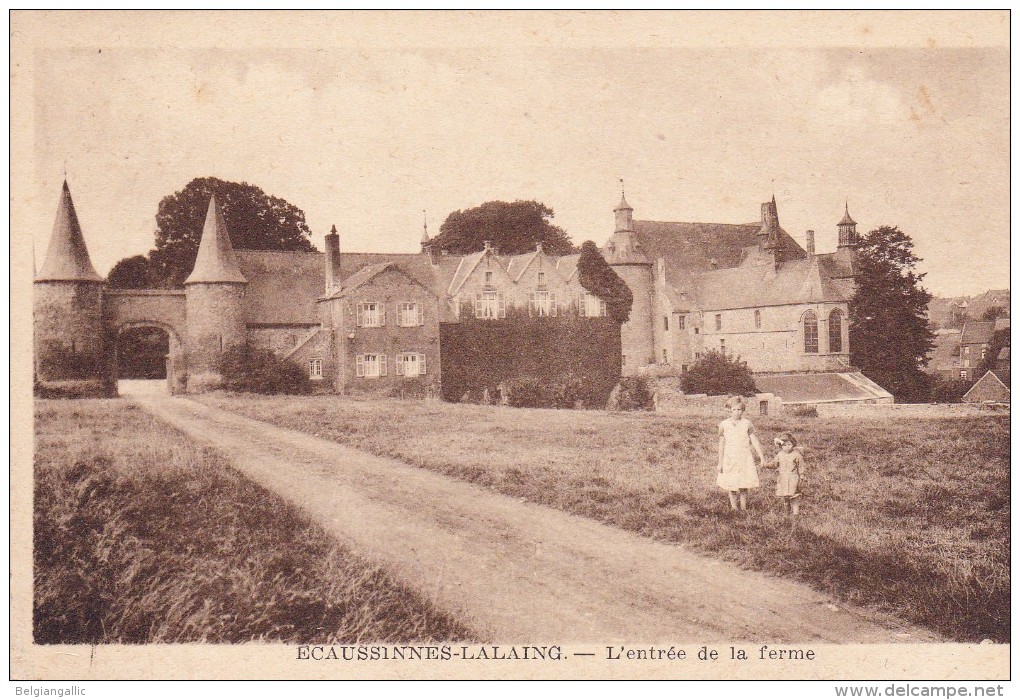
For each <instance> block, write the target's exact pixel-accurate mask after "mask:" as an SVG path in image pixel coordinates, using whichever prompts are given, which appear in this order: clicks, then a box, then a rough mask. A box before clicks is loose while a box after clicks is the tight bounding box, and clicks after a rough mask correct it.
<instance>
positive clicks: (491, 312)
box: [475, 292, 506, 318]
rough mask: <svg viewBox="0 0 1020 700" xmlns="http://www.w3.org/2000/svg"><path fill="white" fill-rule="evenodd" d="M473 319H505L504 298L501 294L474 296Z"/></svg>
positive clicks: (484, 293) (492, 293)
mask: <svg viewBox="0 0 1020 700" xmlns="http://www.w3.org/2000/svg"><path fill="white" fill-rule="evenodd" d="M475 318H506V298H505V297H504V296H503V292H478V293H477V294H475Z"/></svg>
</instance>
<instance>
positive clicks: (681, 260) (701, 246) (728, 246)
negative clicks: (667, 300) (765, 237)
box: [634, 221, 807, 284]
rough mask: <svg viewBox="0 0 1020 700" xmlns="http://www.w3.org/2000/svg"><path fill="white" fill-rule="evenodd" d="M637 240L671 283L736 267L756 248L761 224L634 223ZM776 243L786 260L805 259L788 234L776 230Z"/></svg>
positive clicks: (804, 253)
mask: <svg viewBox="0 0 1020 700" xmlns="http://www.w3.org/2000/svg"><path fill="white" fill-rule="evenodd" d="M634 229H635V230H636V231H637V238H638V241H639V242H640V243H641V248H642V250H643V251H644V253H645V255H647V256H648V258H649V259H650V260H655V259H656V258H663V259H665V261H666V279H667V280H669V281H670V282H673V283H674V284H676V283H677V281H678V280H680V279H682V278H684V277H686V276H687V275H689V274H691V273H693V272H706V271H708V270H712V269H713V267H712V263H713V261H715V266H716V267H717V268H719V269H723V268H730V267H737V266H738V265H740V264H741V262H742V261H743V259H744V257H745V251H747V249H749V248H751V247H754V248H755V249H757V246H758V231H759V230H761V222H758V221H756V222H754V223H751V224H707V223H688V222H682V221H635V222H634ZM777 237H778V238H777V240H778V242H779V244H780V245H781V246H782V247H783V250H784V251H785V257H786V258H787V259H791V258H792V259H797V258H803V257H807V253H806V252H804V249H803V248H801V247H800V244H798V243H797V241H795V240H794V239H793V238H792V237H791V236H790V234H788V233H787V232H786V231H785V230H783V229H782V228H779V229H778V232H777Z"/></svg>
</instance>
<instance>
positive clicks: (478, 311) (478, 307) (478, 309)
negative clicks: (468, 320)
mask: <svg viewBox="0 0 1020 700" xmlns="http://www.w3.org/2000/svg"><path fill="white" fill-rule="evenodd" d="M481 317H482V294H481V292H478V293H476V294H475V318H481Z"/></svg>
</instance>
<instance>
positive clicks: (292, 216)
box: [110, 177, 315, 288]
mask: <svg viewBox="0 0 1020 700" xmlns="http://www.w3.org/2000/svg"><path fill="white" fill-rule="evenodd" d="M214 194H215V195H216V201H217V203H218V204H219V205H220V210H221V211H222V212H223V220H224V222H225V223H226V224H227V230H228V231H229V232H230V242H231V244H232V245H233V246H234V248H236V249H248V250H296V251H313V250H315V246H314V245H312V242H311V240H309V239H310V237H311V235H312V232H311V229H309V228H308V224H307V223H305V213H304V212H303V211H301V210H300V209H298V208H297V207H296V206H294V205H293V204H291V203H290V202H288V201H286V200H284V199H280V198H279V197H274V196H272V195H269V194H266V193H265V192H264V191H263V190H262V189H261V188H259V187H256V186H255V185H249V184H248V183H247V182H228V181H226V180H220V179H218V178H215V177H202V178H196V179H194V180H192V181H191V182H189V183H188V184H187V185H186V186H185V188H184V189H183V190H181V191H180V192H175V193H174V194H172V195H169V196H167V197H164V198H163V200H162V201H161V202H160V203H159V208H158V209H157V211H156V247H155V248H153V249H152V250H151V251H150V252H149V257H148V259H147V260H146V259H145V258H144V257H143V256H140V255H137V256H134V257H132V258H125V259H124V260H121V261H120V262H118V263H117V265H115V266H114V271H116V272H117V285H115V286H122V287H127V285H137V284H140V282H141V280H142V279H143V277H142V273H143V271H144V272H145V276H146V278H147V280H148V285H147V286H151V287H180V286H181V285H183V284H184V280H185V279H187V277H188V275H189V274H191V269H192V268H193V267H194V266H195V257H196V256H197V255H198V244H199V242H200V241H201V239H202V229H203V228H204V226H205V217H206V213H207V212H208V210H209V198H210V197H211V196H212V195H214ZM141 260H145V261H146V263H147V264H148V269H147V270H145V269H144V268H143V265H142V263H141V262H140V261H141ZM118 268H120V269H118ZM113 274H114V272H113V271H111V273H110V275H111V277H113ZM111 284H113V282H111ZM127 288H137V287H133V286H132V287H127Z"/></svg>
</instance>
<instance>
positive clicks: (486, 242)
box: [485, 241, 492, 250]
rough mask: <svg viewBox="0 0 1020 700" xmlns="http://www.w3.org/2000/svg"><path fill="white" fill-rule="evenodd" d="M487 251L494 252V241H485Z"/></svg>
mask: <svg viewBox="0 0 1020 700" xmlns="http://www.w3.org/2000/svg"><path fill="white" fill-rule="evenodd" d="M485 250H492V241H485Z"/></svg>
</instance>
